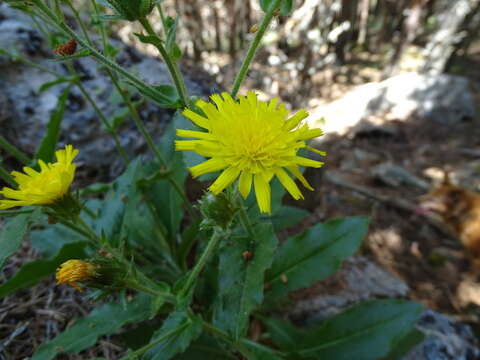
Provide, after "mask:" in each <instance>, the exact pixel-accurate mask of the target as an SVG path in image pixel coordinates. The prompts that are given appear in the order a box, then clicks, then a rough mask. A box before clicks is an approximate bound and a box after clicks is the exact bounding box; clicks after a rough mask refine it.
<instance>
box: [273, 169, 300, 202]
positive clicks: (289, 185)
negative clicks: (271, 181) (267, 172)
mask: <svg viewBox="0 0 480 360" xmlns="http://www.w3.org/2000/svg"><path fill="white" fill-rule="evenodd" d="M275 175H277V177H278V180H280V182H281V183H282V185H283V186H284V187H285V189H287V191H288V192H289V193H290V195H292V197H293V198H294V199H295V200H298V199H303V195H302V193H301V191H300V189H299V188H298V186H297V184H295V181H293V180H292V178H291V177H290V176H289V175H288V174H287V173H286V172H285V170H283V169H282V168H278V169H276V170H275Z"/></svg>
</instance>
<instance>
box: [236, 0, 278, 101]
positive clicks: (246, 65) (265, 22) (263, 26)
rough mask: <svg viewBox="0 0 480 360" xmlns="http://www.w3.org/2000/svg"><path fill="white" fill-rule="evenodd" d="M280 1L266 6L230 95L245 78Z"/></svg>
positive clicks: (276, 0) (275, 0) (238, 87)
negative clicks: (266, 8) (266, 9)
mask: <svg viewBox="0 0 480 360" xmlns="http://www.w3.org/2000/svg"><path fill="white" fill-rule="evenodd" d="M280 2H281V0H274V1H272V3H271V4H270V7H269V8H268V11H267V12H266V14H265V16H264V17H263V19H262V22H261V23H260V26H259V28H258V31H257V33H256V34H255V38H254V39H253V41H252V43H251V44H250V47H249V48H248V51H247V55H245V59H244V60H243V63H242V66H241V67H240V70H239V72H238V74H237V76H236V78H235V81H234V82H233V87H232V91H231V95H232V97H235V96H237V94H238V90H239V89H240V85H241V84H242V82H243V80H244V79H245V76H247V71H248V68H249V67H250V64H251V62H252V60H253V58H254V57H255V54H256V52H257V50H258V47H259V46H260V43H261V41H262V38H263V35H265V32H266V31H267V29H268V26H269V25H270V22H271V21H272V19H273V13H274V12H275V10H276V9H277V8H278V7H279V6H280Z"/></svg>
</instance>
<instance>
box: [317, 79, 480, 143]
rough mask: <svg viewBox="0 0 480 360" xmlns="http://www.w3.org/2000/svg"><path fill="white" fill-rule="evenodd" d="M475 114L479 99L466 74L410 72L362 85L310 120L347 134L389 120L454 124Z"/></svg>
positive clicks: (334, 131) (330, 131)
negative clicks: (472, 89)
mask: <svg viewBox="0 0 480 360" xmlns="http://www.w3.org/2000/svg"><path fill="white" fill-rule="evenodd" d="M475 115H476V113H475V100H474V97H473V95H472V93H471V91H470V84H469V82H468V80H467V79H466V78H463V77H460V76H453V75H447V74H441V75H422V74H419V73H415V72H410V73H404V74H400V75H397V76H394V77H391V78H389V79H387V80H384V81H381V82H374V83H368V84H365V85H361V86H359V87H357V88H355V89H354V90H352V91H350V92H348V93H347V94H345V95H344V96H343V97H341V98H340V99H338V100H336V101H334V102H332V103H330V104H327V105H324V106H320V107H319V108H317V109H316V110H315V111H313V112H312V113H311V115H310V117H309V120H308V121H309V123H310V124H312V125H314V126H321V127H322V129H323V130H324V131H325V133H326V134H338V135H344V134H346V133H347V132H350V133H352V134H355V133H357V132H359V131H364V130H369V129H371V128H372V127H381V126H385V124H386V123H387V122H388V121H389V120H401V121H404V120H408V119H410V118H411V119H412V120H413V119H416V118H419V119H428V120H431V121H436V122H438V123H439V124H454V123H458V122H460V121H466V120H472V119H474V118H475ZM322 119H323V120H322Z"/></svg>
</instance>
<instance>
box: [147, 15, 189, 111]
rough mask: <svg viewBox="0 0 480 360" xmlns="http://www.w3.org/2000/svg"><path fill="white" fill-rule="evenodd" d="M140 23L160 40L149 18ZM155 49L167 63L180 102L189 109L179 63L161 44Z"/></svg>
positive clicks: (148, 32)
mask: <svg viewBox="0 0 480 360" xmlns="http://www.w3.org/2000/svg"><path fill="white" fill-rule="evenodd" d="M139 21H140V23H141V24H142V26H143V28H144V29H145V30H146V31H147V34H148V35H150V36H154V37H156V38H158V36H157V34H155V31H154V30H153V28H152V26H151V25H150V23H149V21H148V20H147V18H143V19H140V20H139ZM155 47H156V48H157V49H158V51H159V52H160V55H161V56H162V58H163V61H165V64H166V65H167V68H168V71H169V72H170V76H171V77H172V80H173V83H174V84H175V87H176V88H177V92H178V95H179V96H180V100H181V101H182V104H183V106H184V107H187V108H188V107H190V100H189V98H188V93H187V87H186V86H185V80H184V79H183V75H182V73H181V72H180V69H179V67H178V65H177V63H176V62H175V61H174V60H173V59H172V58H171V57H170V55H169V54H168V52H167V50H166V49H165V47H164V46H163V45H162V44H161V43H158V44H155Z"/></svg>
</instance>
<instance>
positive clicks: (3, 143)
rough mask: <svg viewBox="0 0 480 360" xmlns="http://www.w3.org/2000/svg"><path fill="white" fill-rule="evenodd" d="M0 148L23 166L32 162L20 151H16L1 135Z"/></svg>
mask: <svg viewBox="0 0 480 360" xmlns="http://www.w3.org/2000/svg"><path fill="white" fill-rule="evenodd" d="M0 148H2V149H3V150H5V151H6V152H8V153H9V154H11V155H12V156H14V157H15V158H16V159H17V160H19V161H20V162H21V163H23V164H24V165H28V164H30V162H31V161H32V160H30V159H29V158H28V156H27V155H25V154H24V153H23V152H22V151H20V150H19V149H17V147H16V146H15V145H13V144H11V143H10V142H9V141H7V139H5V138H4V137H3V136H2V135H0Z"/></svg>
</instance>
